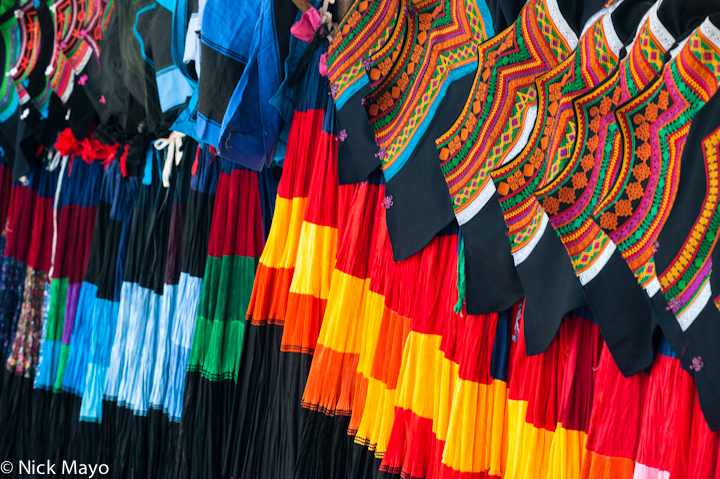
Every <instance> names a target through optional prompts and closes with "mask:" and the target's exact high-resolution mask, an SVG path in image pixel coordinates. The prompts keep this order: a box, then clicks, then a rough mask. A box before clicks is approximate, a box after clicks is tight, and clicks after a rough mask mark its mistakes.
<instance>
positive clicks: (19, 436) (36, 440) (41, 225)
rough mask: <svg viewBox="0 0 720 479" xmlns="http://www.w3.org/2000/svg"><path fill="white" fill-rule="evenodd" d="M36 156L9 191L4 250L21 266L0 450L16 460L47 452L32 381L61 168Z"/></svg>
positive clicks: (42, 403)
mask: <svg viewBox="0 0 720 479" xmlns="http://www.w3.org/2000/svg"><path fill="white" fill-rule="evenodd" d="M33 160H34V161H33V164H32V170H31V172H30V173H29V174H28V176H27V180H28V183H27V186H25V185H23V184H21V183H18V184H17V185H16V187H14V188H13V192H12V194H11V200H10V201H11V205H10V210H9V216H8V225H9V228H8V235H7V244H6V248H5V254H6V261H7V260H8V259H9V258H14V259H16V260H17V263H16V265H17V266H20V267H22V269H23V276H22V281H23V287H22V290H21V291H22V296H21V297H16V298H14V299H16V300H19V303H18V304H17V305H11V306H10V307H9V308H8V309H9V311H10V312H13V315H12V316H10V318H8V319H13V320H14V321H15V322H14V323H12V324H10V325H9V326H10V332H11V336H10V337H9V338H7V339H8V340H9V341H8V347H9V349H8V350H6V351H7V356H6V358H7V362H6V364H5V370H4V371H3V384H2V391H0V408H1V409H0V410H2V414H3V416H2V418H1V419H2V421H3V425H4V427H3V430H2V434H0V453H2V454H3V457H9V458H17V459H20V458H21V457H37V456H41V455H44V452H45V444H46V442H47V437H48V436H47V433H48V425H47V421H46V419H47V417H48V416H47V411H48V409H49V402H48V401H46V398H45V397H43V394H42V393H40V392H36V391H37V390H35V389H33V382H34V379H35V378H36V377H37V374H38V370H39V368H40V365H39V364H38V357H39V351H40V349H41V347H42V346H41V337H42V328H43V325H44V324H45V322H46V319H47V314H48V310H47V305H48V302H49V292H50V287H49V282H48V271H49V270H50V267H51V263H52V261H51V254H52V241H51V240H50V239H51V238H52V237H53V201H54V198H55V192H56V188H57V184H58V178H59V173H60V169H59V168H54V169H53V170H52V171H49V170H47V169H46V167H47V166H48V163H47V162H45V161H44V159H42V158H34V159H33ZM16 201H17V202H18V206H17V207H16V206H15V202H16ZM16 313H19V314H16ZM48 394H49V393H48ZM10 460H12V459H10Z"/></svg>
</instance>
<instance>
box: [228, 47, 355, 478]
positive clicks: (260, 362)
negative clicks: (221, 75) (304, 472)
mask: <svg viewBox="0 0 720 479" xmlns="http://www.w3.org/2000/svg"><path fill="white" fill-rule="evenodd" d="M323 51H324V48H321V49H319V50H317V51H316V52H315V53H314V57H313V58H314V59H313V60H311V62H310V65H314V64H316V63H317V61H318V60H319V58H320V54H321V53H323ZM298 87H299V88H300V89H301V90H302V91H303V92H304V94H303V95H302V96H301V97H300V98H301V100H300V101H299V102H298V103H297V104H296V110H295V112H294V115H293V121H292V125H291V128H290V135H289V137H288V147H287V150H286V157H285V160H284V168H283V174H282V177H281V181H280V185H279V189H278V196H277V200H276V206H275V208H276V214H275V217H274V220H273V225H272V228H271V230H270V235H269V237H268V243H267V245H266V247H265V249H264V251H263V255H262V257H261V258H260V264H259V266H258V274H257V276H256V280H255V284H254V286H253V294H252V297H251V300H250V305H249V308H248V315H247V318H246V322H245V336H244V343H243V353H242V355H241V358H240V370H239V379H238V384H237V388H236V391H235V398H234V401H233V418H232V430H231V434H230V440H229V442H228V447H227V453H226V457H225V466H224V467H225V474H226V475H228V476H230V477H268V478H271V477H290V476H291V475H292V474H293V471H294V469H295V458H296V456H297V447H298V440H299V434H300V432H299V427H300V423H299V414H300V399H301V397H302V391H303V389H304V387H305V380H306V378H307V375H308V371H309V369H310V362H311V360H312V355H313V353H314V351H315V345H316V342H317V337H318V333H319V330H320V324H321V322H322V319H323V316H324V314H325V310H326V305H327V300H328V295H329V292H330V282H331V278H332V271H333V267H334V265H335V251H336V247H337V241H338V224H339V222H340V221H342V219H341V217H342V216H343V215H342V211H344V207H343V206H344V205H345V204H346V203H347V201H348V200H347V198H348V195H349V193H350V192H351V188H347V189H344V190H343V192H344V193H343V194H340V193H339V192H338V179H337V142H338V141H339V140H338V139H337V137H336V136H337V135H336V131H335V117H334V110H335V108H334V105H333V103H332V101H328V96H327V94H326V89H327V81H326V80H325V79H324V78H322V77H320V75H319V73H318V71H317V69H315V68H312V67H308V68H307V70H306V73H305V76H304V77H303V79H302V81H301V83H300V85H299V86H298ZM269 451H278V453H277V455H273V454H268V452H269Z"/></svg>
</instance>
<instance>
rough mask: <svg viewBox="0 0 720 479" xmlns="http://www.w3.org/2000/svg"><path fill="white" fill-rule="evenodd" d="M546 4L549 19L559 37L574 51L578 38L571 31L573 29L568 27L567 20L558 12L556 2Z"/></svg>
mask: <svg viewBox="0 0 720 479" xmlns="http://www.w3.org/2000/svg"><path fill="white" fill-rule="evenodd" d="M546 4H547V8H548V15H550V19H551V20H552V21H553V23H554V24H555V27H557V29H558V31H559V32H560V35H562V37H563V38H564V39H565V41H566V42H567V43H568V45H570V48H572V49H573V50H574V49H575V47H576V46H577V43H578V37H577V35H576V34H575V32H574V31H573V29H572V28H571V27H570V24H569V23H568V22H567V20H565V17H564V16H563V14H562V12H561V11H560V7H559V6H558V3H557V0H547V2H546Z"/></svg>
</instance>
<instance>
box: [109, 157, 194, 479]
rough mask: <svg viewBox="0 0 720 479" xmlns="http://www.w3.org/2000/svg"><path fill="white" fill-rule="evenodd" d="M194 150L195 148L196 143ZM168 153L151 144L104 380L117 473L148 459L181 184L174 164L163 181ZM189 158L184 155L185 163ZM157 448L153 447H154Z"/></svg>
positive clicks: (142, 468) (138, 468)
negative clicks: (150, 413) (153, 388)
mask: <svg viewBox="0 0 720 479" xmlns="http://www.w3.org/2000/svg"><path fill="white" fill-rule="evenodd" d="M192 151H194V147H193V148H192ZM165 157H166V152H159V151H157V150H156V149H155V148H154V147H152V146H150V147H149V148H148V150H147V156H146V164H145V173H144V176H143V180H142V184H141V186H140V189H139V193H138V200H137V202H136V205H135V211H134V212H133V224H132V229H131V232H130V237H129V239H130V241H129V244H128V253H127V258H126V265H125V276H124V278H123V285H122V287H123V291H122V293H121V299H120V305H119V314H118V322H117V328H116V330H115V337H114V340H113V344H112V350H111V358H110V366H109V368H108V373H107V377H106V380H105V397H106V399H107V400H108V401H112V402H116V403H117V406H111V405H107V408H108V409H109V410H108V409H105V412H109V413H110V414H114V415H115V418H114V421H115V434H114V436H113V439H114V442H115V444H114V448H111V451H112V452H113V457H112V471H113V472H112V474H113V476H114V477H125V476H130V477H132V476H134V475H139V476H145V475H146V474H147V470H148V464H149V460H150V457H149V456H150V452H151V446H150V444H149V441H150V435H149V429H150V425H149V421H148V418H147V414H148V409H149V404H150V395H151V392H152V391H151V381H152V379H153V369H154V366H155V360H156V353H157V342H158V341H157V340H158V330H159V325H160V324H161V323H162V322H163V317H164V316H163V315H164V313H165V311H164V310H163V299H164V297H165V296H164V292H165V291H164V280H165V272H166V265H167V256H168V244H169V241H168V238H169V232H170V223H171V216H172V215H171V214H172V203H173V198H174V194H175V192H176V190H177V189H179V188H182V185H181V184H180V181H179V180H181V179H182V175H180V174H178V167H177V166H176V165H175V164H174V163H173V164H172V166H173V167H172V170H171V176H170V183H169V187H165V186H164V185H163V183H162V181H161V171H162V168H163V165H164V163H165ZM184 161H191V160H187V158H185V157H184V156H183V162H181V163H180V167H182V166H183V165H184ZM153 452H154V451H153Z"/></svg>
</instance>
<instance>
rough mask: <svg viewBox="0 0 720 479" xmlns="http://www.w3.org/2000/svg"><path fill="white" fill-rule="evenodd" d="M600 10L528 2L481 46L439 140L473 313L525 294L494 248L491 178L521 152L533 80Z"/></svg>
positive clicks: (497, 231) (506, 256)
mask: <svg viewBox="0 0 720 479" xmlns="http://www.w3.org/2000/svg"><path fill="white" fill-rule="evenodd" d="M600 7H601V4H600V2H596V3H595V4H583V6H582V8H580V10H579V12H576V11H575V7H574V6H573V5H570V4H569V3H566V2H558V1H555V0H548V1H544V0H540V1H536V2H529V3H527V4H526V5H525V7H524V8H523V11H522V12H521V14H520V17H518V19H517V20H516V22H515V24H514V25H513V26H512V27H510V28H508V29H507V30H505V31H504V32H502V33H501V34H498V35H497V36H495V37H494V38H492V39H491V40H489V41H487V42H485V43H483V44H482V45H481V46H480V48H479V50H478V58H479V60H478V67H477V73H476V77H475V80H474V82H473V85H472V89H471V93H470V95H469V97H468V100H467V102H466V104H465V107H464V109H463V111H462V113H461V114H460V115H458V117H457V120H456V122H455V123H454V124H453V126H452V128H450V129H449V130H448V131H447V132H445V133H444V134H442V136H440V135H438V136H439V138H438V139H437V141H436V145H437V147H438V149H439V150H440V160H441V169H442V172H443V175H444V176H445V180H446V183H447V186H448V188H449V191H450V196H451V198H452V205H453V208H454V212H455V217H456V218H457V221H458V223H459V224H460V227H461V230H462V234H463V241H464V242H465V261H466V268H465V269H466V277H467V301H468V303H467V309H468V313H470V314H478V313H487V312H491V311H502V310H504V309H507V308H509V307H510V306H512V305H513V304H514V303H516V302H517V301H518V300H519V299H521V298H522V297H523V296H524V292H523V288H522V285H521V283H520V280H519V277H518V274H517V272H516V271H515V261H514V258H513V257H512V256H511V255H510V252H509V251H507V252H506V251H504V250H499V251H498V248H497V245H499V244H503V243H502V242H503V241H506V240H503V238H504V237H505V236H506V228H505V224H504V222H503V221H501V220H500V217H501V216H502V211H501V209H500V207H499V203H498V202H497V198H498V197H497V195H496V194H495V185H494V184H493V182H492V180H491V177H490V173H491V172H492V171H493V170H494V169H495V168H497V167H498V166H500V165H501V164H502V163H503V161H505V160H506V159H507V158H514V157H515V155H517V153H518V152H519V151H522V148H524V146H525V144H526V143H527V140H528V131H529V130H530V125H532V124H534V120H535V117H536V115H537V109H536V108H537V107H536V103H537V90H536V88H535V79H536V78H537V77H538V76H539V75H541V74H543V73H545V72H548V71H550V70H551V69H552V68H555V67H556V66H557V65H558V64H560V63H561V62H562V61H564V60H565V59H566V58H567V57H568V56H569V55H570V54H571V52H572V51H573V50H574V49H575V47H576V46H577V41H578V37H577V35H578V33H580V30H581V26H582V24H583V23H584V21H583V20H585V19H587V17H590V15H591V14H593V13H595V11H596V10H598V9H599V8H600ZM563 12H564V13H563ZM573 14H575V15H573ZM576 17H577V18H576ZM568 21H572V24H570V23H568ZM571 25H572V26H571ZM518 72H519V73H518ZM517 75H519V76H517ZM491 252H492V253H491ZM560 314H562V313H560Z"/></svg>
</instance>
